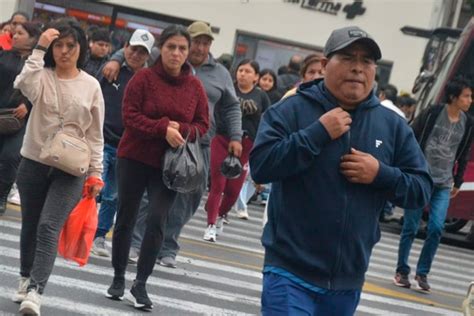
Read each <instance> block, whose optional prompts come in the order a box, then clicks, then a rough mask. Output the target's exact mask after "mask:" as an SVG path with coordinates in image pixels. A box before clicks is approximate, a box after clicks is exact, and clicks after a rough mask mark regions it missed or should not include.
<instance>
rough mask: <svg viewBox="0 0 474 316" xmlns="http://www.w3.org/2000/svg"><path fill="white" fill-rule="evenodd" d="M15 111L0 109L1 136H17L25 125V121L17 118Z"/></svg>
mask: <svg viewBox="0 0 474 316" xmlns="http://www.w3.org/2000/svg"><path fill="white" fill-rule="evenodd" d="M13 111H14V109H0V135H11V134H15V133H16V132H18V131H19V130H20V129H21V128H22V127H23V125H25V120H24V119H19V118H17V117H15V115H14V114H13Z"/></svg>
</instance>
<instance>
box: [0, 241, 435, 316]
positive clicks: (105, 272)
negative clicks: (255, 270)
mask: <svg viewBox="0 0 474 316" xmlns="http://www.w3.org/2000/svg"><path fill="white" fill-rule="evenodd" d="M0 253H2V255H3V256H6V257H10V258H18V256H19V251H18V250H16V249H12V248H7V247H3V246H0ZM183 260H186V258H184V259H183ZM193 260H194V259H193ZM56 266H58V267H61V268H68V269H73V270H77V271H85V272H89V273H93V274H99V275H102V276H111V275H112V274H113V272H112V269H106V268H102V267H99V266H95V265H92V264H89V265H87V266H85V267H82V268H77V267H75V266H72V265H71V264H70V263H68V262H65V261H64V260H62V259H60V258H59V259H58V260H56ZM0 267H1V269H0V271H9V272H11V273H12V274H14V275H17V273H18V268H17V267H5V266H3V265H2V266H0ZM58 277H59V276H55V275H52V277H51V280H52V282H53V283H54V284H59V285H61V284H73V283H75V282H72V280H74V279H71V278H66V279H58ZM59 278H64V277H59ZM126 278H127V280H130V281H131V280H133V276H132V273H127V275H126ZM54 280H56V281H57V282H55V281H54ZM209 281H211V282H212V281H213V280H209ZM81 282H82V280H81ZM76 283H77V282H76ZM170 283H172V284H168V282H166V281H165V280H164V279H162V278H160V279H158V278H154V277H150V279H149V284H150V285H156V286H158V287H164V288H177V289H178V290H180V291H186V290H189V291H191V292H194V293H200V294H203V293H202V292H201V290H200V289H199V287H195V288H192V286H191V288H189V284H184V285H185V286H186V287H187V289H185V288H182V287H181V286H175V283H176V281H171V282H170ZM93 284H94V285H96V283H93ZM91 285H92V284H89V285H86V287H89V286H91ZM102 288H103V290H102V291H100V293H101V294H103V293H105V290H106V289H107V287H106V286H105V285H104V286H102ZM196 291H197V292H196ZM204 294H205V293H204ZM212 295H216V294H215V293H213V294H212ZM212 295H211V296H212ZM217 295H218V296H213V297H219V298H221V299H222V297H221V296H219V295H220V294H217ZM363 295H364V294H363ZM159 298H163V297H162V296H160V297H159ZM362 298H363V299H364V300H368V301H375V302H384V303H389V304H392V305H396V304H401V303H400V302H398V303H396V300H393V299H388V301H385V299H384V298H383V297H379V296H374V295H370V296H363V297H362ZM256 300H258V299H257V298H255V299H254V302H252V303H253V304H251V305H255V301H256ZM245 302H246V301H245V299H244V301H240V303H245ZM160 304H162V303H161V302H160ZM403 304H405V302H403ZM411 304H412V305H411V306H410V308H418V310H419V308H422V307H424V305H420V304H414V303H411ZM257 305H258V304H257ZM166 306H167V307H172V308H176V307H175V306H174V305H172V304H168V305H166ZM360 306H361V308H362V309H364V307H363V305H360ZM193 310H194V311H196V309H193ZM366 310H367V312H368V313H370V310H369V309H366ZM434 310H438V309H434ZM361 311H362V310H361ZM372 311H375V309H372ZM375 314H377V313H375ZM438 314H443V315H444V313H443V312H439V313H438Z"/></svg>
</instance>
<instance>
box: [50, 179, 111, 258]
mask: <svg viewBox="0 0 474 316" xmlns="http://www.w3.org/2000/svg"><path fill="white" fill-rule="evenodd" d="M94 184H100V185H102V186H103V182H102V180H100V179H98V178H94V177H90V178H89V179H87V181H86V184H85V185H84V191H83V198H82V199H81V200H80V201H79V203H78V204H77V205H76V207H75V208H74V209H73V210H72V212H71V214H70V215H69V217H68V219H67V221H66V223H65V224H64V227H63V229H62V230H61V234H60V235H59V243H58V252H59V255H61V256H62V257H64V258H65V259H66V260H72V261H75V262H77V263H78V264H79V266H83V265H85V264H86V263H87V261H88V260H89V253H90V250H91V248H92V244H93V242H94V236H95V232H96V229H97V222H98V217H97V204H96V201H95V198H94V197H92V196H88V195H87V192H89V188H90V186H91V185H94Z"/></svg>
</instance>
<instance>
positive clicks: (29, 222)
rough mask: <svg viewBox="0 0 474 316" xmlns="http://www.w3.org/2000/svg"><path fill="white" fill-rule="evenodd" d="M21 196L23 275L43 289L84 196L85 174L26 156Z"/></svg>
mask: <svg viewBox="0 0 474 316" xmlns="http://www.w3.org/2000/svg"><path fill="white" fill-rule="evenodd" d="M17 185H18V191H19V192H20V199H21V215H22V223H21V236H20V275H21V276H22V277H30V278H31V281H30V286H29V288H36V289H37V290H38V292H39V293H43V290H44V287H45V286H46V283H47V281H48V278H49V276H50V275H51V271H52V270H53V266H54V261H55V260H56V254H57V250H58V239H59V233H60V232H61V228H62V227H63V225H64V222H65V221H66V219H67V217H68V216H69V213H70V212H71V211H72V209H73V208H74V207H75V206H76V204H77V203H78V202H79V200H80V198H81V193H82V187H83V185H84V177H75V176H72V175H70V174H67V173H65V172H63V171H61V170H58V169H55V168H52V167H49V166H47V165H44V164H42V163H39V162H36V161H33V160H30V159H26V158H23V159H22V160H21V163H20V167H19V169H18V175H17Z"/></svg>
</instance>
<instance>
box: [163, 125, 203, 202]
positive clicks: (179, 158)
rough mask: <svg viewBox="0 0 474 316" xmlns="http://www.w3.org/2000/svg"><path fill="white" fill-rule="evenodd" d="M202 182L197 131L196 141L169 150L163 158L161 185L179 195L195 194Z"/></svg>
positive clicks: (186, 142)
mask: <svg viewBox="0 0 474 316" xmlns="http://www.w3.org/2000/svg"><path fill="white" fill-rule="evenodd" d="M203 181H204V161H203V156H202V149H201V144H200V137H199V131H198V130H197V129H196V140H195V141H194V142H191V141H189V134H188V136H187V137H186V140H185V143H184V145H182V146H179V147H177V148H169V149H168V150H167V151H166V152H165V155H164V158H163V183H164V184H165V185H166V187H167V188H168V189H170V190H173V191H177V192H180V193H191V192H195V191H196V190H197V189H198V188H199V187H200V186H201V185H202V184H203Z"/></svg>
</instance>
